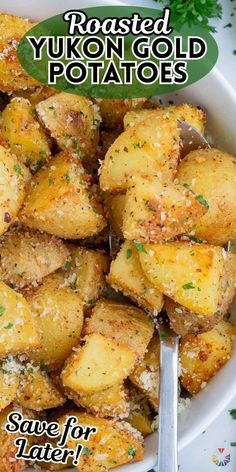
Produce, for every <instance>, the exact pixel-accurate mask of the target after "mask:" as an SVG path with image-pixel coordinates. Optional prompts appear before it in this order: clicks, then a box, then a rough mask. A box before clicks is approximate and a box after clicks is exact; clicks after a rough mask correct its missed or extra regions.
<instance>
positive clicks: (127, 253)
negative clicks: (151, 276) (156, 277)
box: [107, 241, 164, 316]
mask: <svg viewBox="0 0 236 472" xmlns="http://www.w3.org/2000/svg"><path fill="white" fill-rule="evenodd" d="M107 281H108V283H109V284H110V285H111V287H113V288H114V289H115V290H120V291H121V292H123V294H124V295H127V296H128V297H130V298H131V299H132V300H134V301H135V302H136V303H137V304H138V305H140V306H141V307H142V308H144V309H145V310H147V311H149V312H150V313H152V314H153V315H155V316H156V315H157V314H158V313H159V312H160V311H161V309H162V307H163V303H164V300H163V295H162V293H161V292H160V291H159V290H158V289H157V288H156V287H154V286H153V285H152V284H151V283H150V282H149V280H148V278H147V277H146V275H144V273H143V271H142V267H141V264H140V260H139V254H138V250H137V249H136V247H135V245H134V244H133V243H132V242H130V241H126V242H125V243H124V244H123V245H122V247H121V249H120V251H119V253H118V255H117V256H116V259H115V260H114V261H112V263H111V266H110V272H109V274H108V276H107Z"/></svg>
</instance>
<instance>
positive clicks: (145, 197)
mask: <svg viewBox="0 0 236 472" xmlns="http://www.w3.org/2000/svg"><path fill="white" fill-rule="evenodd" d="M203 203H204V204H202V203H201V201H199V200H198V198H197V196H196V195H194V194H193V193H192V192H191V191H190V190H188V189H186V188H185V187H184V186H181V185H175V184H174V183H173V184H172V183H168V184H165V183H162V182H160V179H159V177H152V178H149V179H148V180H147V179H140V178H139V179H135V180H134V181H133V183H132V184H131V185H130V186H129V188H128V190H127V193H126V200H125V207H124V213H123V234H124V237H125V239H129V240H135V239H136V240H137V241H142V242H154V243H155V242H162V241H167V240H168V239H170V238H173V237H175V236H177V235H180V234H183V233H190V232H191V231H192V229H193V228H194V225H195V223H197V221H198V220H199V218H201V217H202V216H203V215H204V214H205V213H206V212H207V208H208V204H207V202H205V201H204V202H203Z"/></svg>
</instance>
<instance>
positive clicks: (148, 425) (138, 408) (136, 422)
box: [127, 386, 154, 437]
mask: <svg viewBox="0 0 236 472" xmlns="http://www.w3.org/2000/svg"><path fill="white" fill-rule="evenodd" d="M129 393H130V414H129V416H128V418H127V421H128V423H130V424H131V426H133V428H135V429H137V430H138V431H139V432H140V433H141V434H142V435H143V436H144V437H145V436H148V435H149V434H151V433H153V427H152V424H153V420H154V415H153V413H152V411H151V408H150V405H149V403H148V400H147V397H145V396H144V395H143V394H142V393H141V392H140V391H138V390H137V389H136V388H134V387H131V386H130V387H129Z"/></svg>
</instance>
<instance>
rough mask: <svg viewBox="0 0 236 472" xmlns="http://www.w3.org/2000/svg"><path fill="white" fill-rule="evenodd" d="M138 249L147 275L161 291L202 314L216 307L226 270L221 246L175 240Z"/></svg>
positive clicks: (211, 312)
mask: <svg viewBox="0 0 236 472" xmlns="http://www.w3.org/2000/svg"><path fill="white" fill-rule="evenodd" d="M139 249H140V251H139V258H140V261H141V266H142V269H143V271H144V273H145V275H146V276H147V278H148V279H149V280H150V282H151V283H152V284H153V285H154V286H155V287H157V288H158V289H159V290H160V291H161V292H162V293H164V294H165V295H167V296H168V297H170V298H172V299H173V300H174V301H175V302H177V303H179V304H180V305H183V306H185V307H186V308H188V309H189V310H191V311H194V312H197V313H199V314H200V315H201V314H202V315H212V314H213V313H215V312H216V311H217V309H218V304H219V300H220V296H221V279H222V276H223V272H224V252H223V250H222V248H221V247H218V246H210V245H207V244H193V243H191V242H187V241H176V242H170V243H166V244H145V246H139ZM186 269H187V270H186Z"/></svg>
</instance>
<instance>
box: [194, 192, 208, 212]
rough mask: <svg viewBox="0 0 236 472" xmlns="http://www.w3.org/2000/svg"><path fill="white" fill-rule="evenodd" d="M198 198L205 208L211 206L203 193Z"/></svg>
mask: <svg viewBox="0 0 236 472" xmlns="http://www.w3.org/2000/svg"><path fill="white" fill-rule="evenodd" d="M196 200H197V201H198V202H199V203H201V205H203V206H204V207H205V208H207V209H208V208H209V203H208V202H207V201H206V200H205V198H204V197H203V196H202V195H197V196H196Z"/></svg>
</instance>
